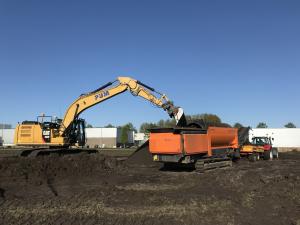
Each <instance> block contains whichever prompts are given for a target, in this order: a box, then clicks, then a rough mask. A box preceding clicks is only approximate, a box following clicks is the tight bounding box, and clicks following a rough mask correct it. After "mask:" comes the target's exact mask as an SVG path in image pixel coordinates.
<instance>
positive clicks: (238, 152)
mask: <svg viewBox="0 0 300 225" xmlns="http://www.w3.org/2000/svg"><path fill="white" fill-rule="evenodd" d="M239 158H241V153H240V149H236V150H235V151H234V153H233V159H239Z"/></svg>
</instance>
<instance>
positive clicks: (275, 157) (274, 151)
mask: <svg viewBox="0 0 300 225" xmlns="http://www.w3.org/2000/svg"><path fill="white" fill-rule="evenodd" d="M272 152H273V158H274V159H278V158H279V153H278V149H277V148H273V149H272Z"/></svg>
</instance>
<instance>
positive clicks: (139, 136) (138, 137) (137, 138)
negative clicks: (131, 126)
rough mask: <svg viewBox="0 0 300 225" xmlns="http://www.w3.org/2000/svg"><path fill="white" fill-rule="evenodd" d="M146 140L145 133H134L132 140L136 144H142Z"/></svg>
mask: <svg viewBox="0 0 300 225" xmlns="http://www.w3.org/2000/svg"><path fill="white" fill-rule="evenodd" d="M147 140H148V136H147V135H146V134H145V133H135V134H134V142H135V144H136V145H142V144H144V143H145V141H147Z"/></svg>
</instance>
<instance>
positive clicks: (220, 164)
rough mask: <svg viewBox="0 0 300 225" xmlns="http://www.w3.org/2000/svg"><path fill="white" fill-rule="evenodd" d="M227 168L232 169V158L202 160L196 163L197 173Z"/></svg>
mask: <svg viewBox="0 0 300 225" xmlns="http://www.w3.org/2000/svg"><path fill="white" fill-rule="evenodd" d="M225 167H232V160H231V159H230V158H213V159H201V160H197V162H196V163H195V171H196V172H198V173H203V172H204V171H206V170H212V169H217V168H225Z"/></svg>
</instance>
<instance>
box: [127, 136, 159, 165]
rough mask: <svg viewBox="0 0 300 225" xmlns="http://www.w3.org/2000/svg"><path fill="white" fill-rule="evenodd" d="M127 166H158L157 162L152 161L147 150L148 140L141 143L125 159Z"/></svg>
mask: <svg viewBox="0 0 300 225" xmlns="http://www.w3.org/2000/svg"><path fill="white" fill-rule="evenodd" d="M126 164H127V165H129V166H136V165H140V166H159V165H160V164H158V163H157V162H153V159H152V155H151V153H150V152H149V141H146V142H145V143H144V144H143V145H141V146H140V147H139V148H138V149H137V150H136V151H135V152H134V153H133V154H132V155H131V156H130V157H129V158H128V159H127V160H126Z"/></svg>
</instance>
